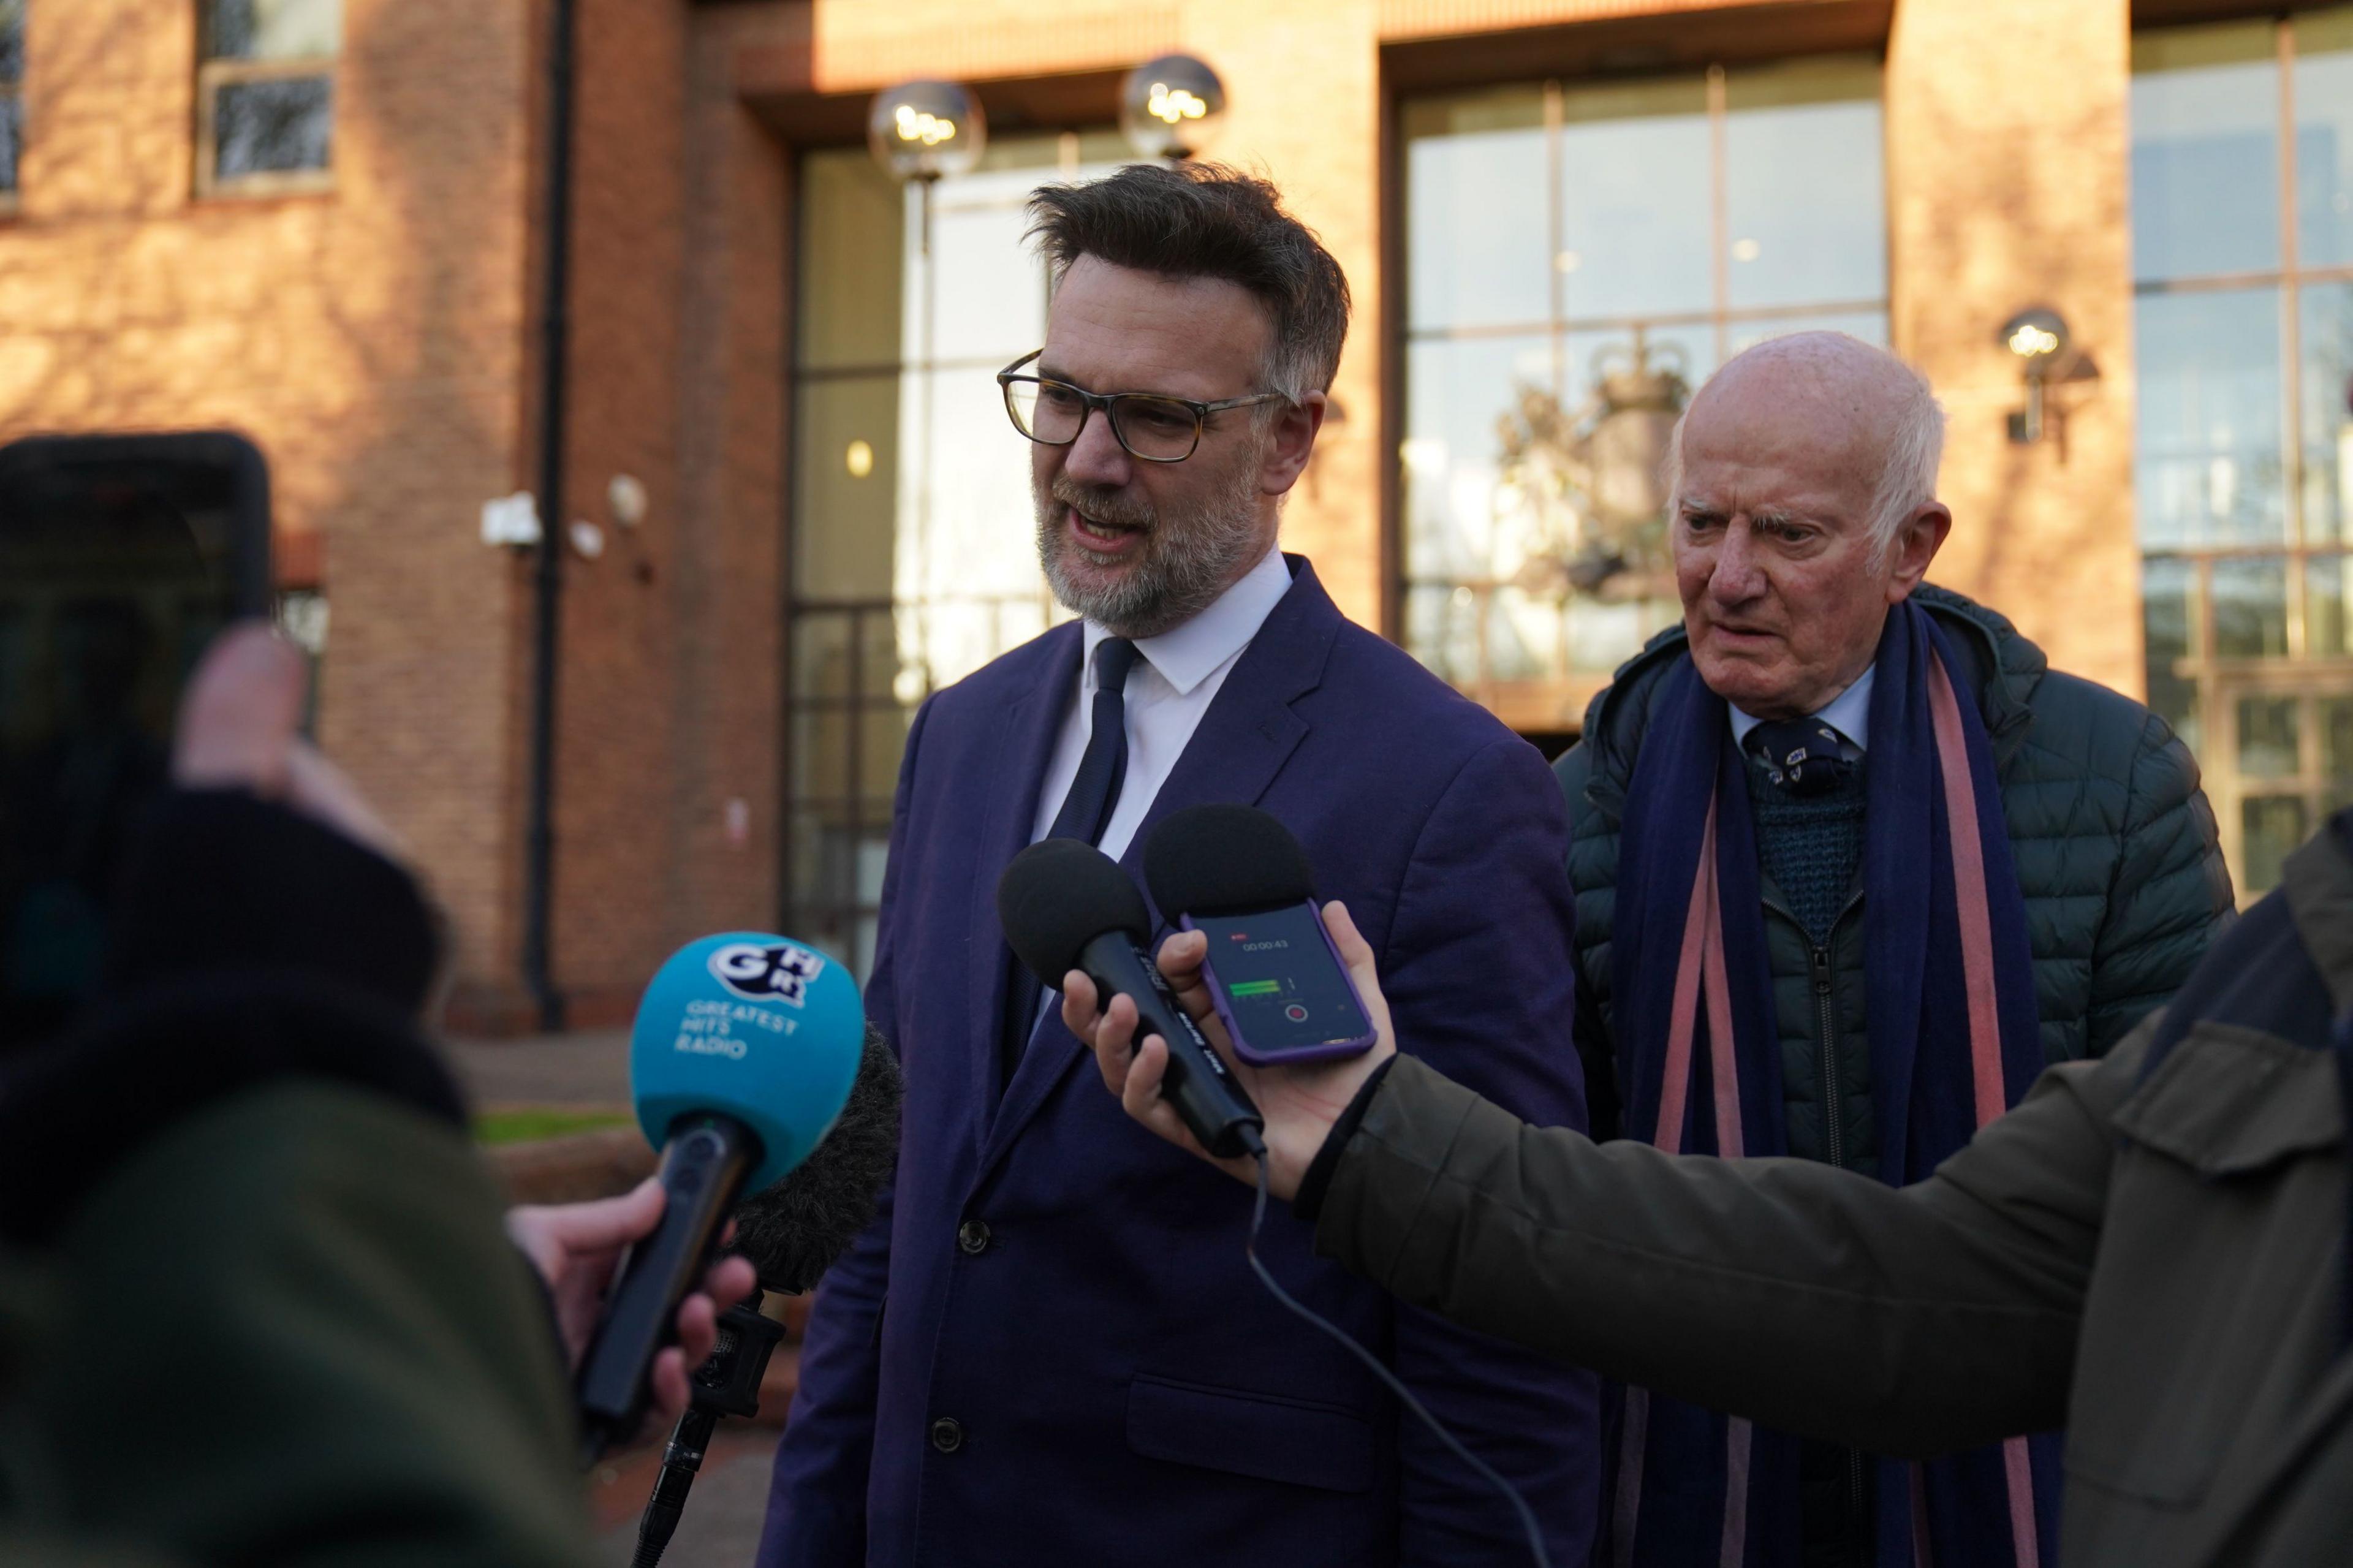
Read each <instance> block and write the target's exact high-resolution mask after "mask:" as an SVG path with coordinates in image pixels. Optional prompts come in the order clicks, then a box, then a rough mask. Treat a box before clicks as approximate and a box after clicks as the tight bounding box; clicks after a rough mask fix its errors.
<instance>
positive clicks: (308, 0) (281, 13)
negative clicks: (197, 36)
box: [205, 0, 343, 60]
mask: <svg viewBox="0 0 2353 1568" xmlns="http://www.w3.org/2000/svg"><path fill="white" fill-rule="evenodd" d="M342 52H343V0H211V3H210V5H207V6H206V27H205V53H206V56H207V57H208V58H213V59H248V60H291V59H308V58H313V57H317V56H329V57H332V56H333V55H337V54H340V53H342Z"/></svg>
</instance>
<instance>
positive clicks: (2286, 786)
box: [2133, 14, 2353, 906]
mask: <svg viewBox="0 0 2353 1568" xmlns="http://www.w3.org/2000/svg"><path fill="white" fill-rule="evenodd" d="M2269 20H2270V22H2271V24H2272V29H2273V35H2272V36H2273V54H2272V63H2273V66H2274V71H2275V77H2274V92H2275V100H2276V104H2277V110H2278V115H2277V120H2276V122H2275V124H2276V132H2275V135H2276V140H2277V142H2278V154H2277V160H2276V163H2277V172H2278V180H2279V184H2278V186H2277V194H2278V197H2279V236H2278V237H2279V265H2278V266H2277V267H2275V268H2261V269H2257V270H2253V271H2239V272H2216V273H2200V274H2196V275H2192V276H2188V277H2179V278H2161V279H2134V281H2133V298H2134V299H2135V300H2136V301H2137V300H2143V299H2148V298H2154V297H2158V296H2164V295H2175V294H2206V293H2227V292H2243V291H2252V290H2254V289H2271V290H2274V291H2275V293H2276V295H2277V298H2278V301H2279V303H2278V310H2279V321H2278V331H2279V334H2280V337H2279V342H2280V362H2281V363H2280V387H2279V395H2280V404H2281V419H2280V452H2279V458H2280V484H2281V489H2282V492H2283V494H2282V504H2283V508H2284V522H2285V528H2284V531H2283V533H2282V536H2281V537H2280V538H2279V539H2278V540H2276V541H2274V542H2261V543H2252V544H2250V543H2234V544H2193V545H2168V546H2164V547H2161V548H2155V549H2150V548H2144V549H2143V550H2142V551H2141V561H2142V563H2143V564H2144V566H2146V564H2147V563H2150V562H2156V561H2179V562H2181V563H2184V564H2186V565H2187V566H2188V567H2189V574H2190V602H2189V617H2188V623H2189V651H2188V653H2187V654H2185V655H2184V656H2183V657H2180V658H2175V659H2173V660H2172V661H2171V662H2170V664H2169V665H2168V666H2167V668H2166V673H2167V674H2168V675H2170V676H2171V677H2172V678H2173V679H2176V680H2181V681H2187V682H2188V683H2189V685H2190V687H2191V689H2192V691H2193V693H2194V695H2193V697H2192V699H2191V700H2192V702H2193V704H2194V711H2195V713H2196V715H2197V719H2198V728H2199V741H2200V744H2199V753H2200V755H2199V760H2200V763H2201V764H2202V765H2203V772H2204V783H2205V786H2206V792H2207V795H2208V798H2209V801H2210V803H2211V805H2212V806H2213V808H2214V818H2215V826H2216V827H2217V829H2218V831H2219V836H2220V837H2221V846H2222V854H2223V858H2225V859H2226V860H2227V861H2228V862H2229V864H2230V866H2231V870H2232V881H2233V883H2234V884H2235V891H2236V892H2237V894H2238V898H2239V902H2240V903H2241V905H2242V906H2244V905H2246V904H2249V903H2252V902H2253V900H2255V899H2256V898H2260V897H2261V896H2262V895H2263V892H2264V891H2266V890H2268V889H2256V888H2252V887H2250V886H2249V885H2248V882H2247V879H2246V875H2245V863H2246V808H2247V806H2248V805H2251V804H2254V803H2259V802H2263V801H2272V800H2280V799H2294V800H2296V801H2299V802H2300V803H2301V804H2302V805H2303V807H2304V821H2305V826H2306V831H2307V832H2309V831H2310V830H2311V829H2312V827H2314V826H2316V825H2317V824H2318V823H2319V822H2320V821H2321V820H2323V819H2324V818H2325V816H2327V802H2328V798H2329V795H2331V793H2332V791H2334V790H2335V789H2337V788H2338V787H2340V786H2346V785H2353V780H2340V779H2337V778H2336V777H2335V776H2334V775H2332V774H2330V773H2328V771H2327V762H2328V759H2327V735H2326V727H2325V725H2324V724H2323V722H2322V720H2323V719H2324V717H2325V715H2326V713H2327V706H2326V705H2327V704H2329V703H2332V702H2337V701H2343V700H2353V654H2332V655H2323V656H2320V657H2315V656H2314V655H2313V653H2312V651H2311V627H2310V626H2309V624H2308V622H2307V615H2308V610H2309V606H2310V604H2311V576H2310V569H2311V565H2312V563H2314V562H2315V561H2316V560H2336V559H2338V558H2341V557H2346V556H2353V530H2348V531H2346V535H2345V537H2343V538H2340V539H2335V540H2315V539H2313V538H2311V537H2310V536H2309V533H2308V531H2307V520H2306V516H2305V495H2304V489H2305V486H2304V481H2305V450H2304V423H2303V421H2304V340H2303V332H2304V298H2303V297H2304V290H2305V289H2306V288H2308V287H2312V286H2315V285H2326V284H2331V283H2353V265H2343V266H2332V267H2306V266H2304V265H2303V258H2302V255H2301V253H2300V250H2299V248H2298V247H2299V246H2300V244H2301V240H2302V236H2301V234H2300V233H2299V227H2298V226H2299V218H2300V214H2299V211H2298V207H2297V203H2296V197H2297V179H2296V166H2295V132H2296V124H2295V63H2296V54H2295V16H2294V15H2292V14H2289V15H2282V16H2274V17H2271V18H2269ZM2150 30H2152V31H2154V30H2158V29H2150ZM2236 561H2276V562H2278V563H2280V564H2281V567H2282V589H2281V591H2282V594H2283V596H2284V605H2283V606H2282V608H2283V618H2284V626H2285V633H2284V642H2285V647H2284V652H2282V653H2281V654H2279V655H2277V656H2270V655H2263V656H2252V657H2251V656H2242V655H2225V654H2222V653H2221V652H2220V651H2218V648H2219V639H2218V637H2217V635H2216V632H2217V602H2216V599H2215V595H2214V569H2215V567H2216V566H2217V565H2218V564H2221V563H2230V562H2236ZM2347 609H2348V613H2353V603H2348V606H2347ZM2142 616H2143V622H2144V626H2146V622H2147V605H2146V603H2144V605H2143V607H2142ZM2265 700H2294V701H2295V705H2296V706H2295V712H2296V716H2297V726H2298V728H2297V760H2296V767H2295V772H2293V773H2284V774H2280V775H2276V776H2274V777H2268V778H2255V777H2251V776H2248V775H2246V774H2243V773H2242V772H2241V770H2240V766H2239V755H2240V746H2241V741H2242V736H2241V733H2240V718H2241V710H2242V704H2243V703H2246V702H2250V701H2265Z"/></svg>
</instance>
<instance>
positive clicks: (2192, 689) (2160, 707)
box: [2140, 556, 2199, 752]
mask: <svg viewBox="0 0 2353 1568" xmlns="http://www.w3.org/2000/svg"><path fill="white" fill-rule="evenodd" d="M2140 581H2141V606H2142V615H2143V616H2144V617H2145V618H2146V634H2147V661H2148V665H2147V668H2148V705H2149V708H2150V709H2151V710H2153V711H2155V712H2156V713H2158V715H2159V716H2160V717H2162V718H2163V719H2164V720H2165V721H2166V722H2167V723H2168V724H2170V725H2172V726H2173V731H2174V733H2175V734H2177V735H2179V736H2180V737H2181V742H2182V744H2184V745H2186V746H2188V747H2189V749H2190V750H2191V751H2193V752H2194V751H2196V750H2197V749H2198V745H2199V725H2198V683H2197V681H2196V680H2195V679H2192V678H2191V677H2190V676H2189V675H2188V674H2186V673H2184V672H2183V670H2182V669H2181V668H2180V666H2181V663H2182V661H2185V660H2187V659H2188V658H2189V657H2190V656H2191V654H2192V653H2193V652H2194V651H2195V643H2194V642H2193V640H2192V639H2193V637H2194V635H2195V628H2196V626H2197V624H2198V622H2197V616H2196V604H2197V600H2196V595H2197V589H2198V572H2197V568H2196V567H2195V566H2194V565H2193V564H2192V563H2189V562H2187V561H2182V560H2179V559H2168V558H2166V557H2162V556H2160V557H2158V558H2157V559H2154V560H2151V561H2147V562H2145V563H2143V564H2142V566H2141V579H2140Z"/></svg>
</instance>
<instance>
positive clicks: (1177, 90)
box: [1119, 55, 1226, 158]
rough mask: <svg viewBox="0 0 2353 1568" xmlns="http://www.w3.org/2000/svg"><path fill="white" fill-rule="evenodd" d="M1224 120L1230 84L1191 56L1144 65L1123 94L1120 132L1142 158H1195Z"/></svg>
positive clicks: (1163, 58) (1131, 76)
mask: <svg viewBox="0 0 2353 1568" xmlns="http://www.w3.org/2000/svg"><path fill="white" fill-rule="evenodd" d="M1225 118H1226V84H1225V83H1223V82H1221V81H1219V79H1218V73H1217V72H1216V71H1213V70H1211V69H1210V68H1208V64H1207V63H1206V62H1204V61H1201V60H1198V59H1196V58H1193V57H1192V56H1191V55H1163V56H1161V57H1160V58H1158V59H1156V60H1146V61H1145V62H1144V64H1142V65H1140V66H1138V67H1136V68H1134V70H1132V71H1130V72H1128V73H1127V81H1126V82H1125V84H1124V86H1122V88H1121V89H1120V94H1119V129H1120V132H1121V133H1122V134H1123V135H1124V136H1125V137H1126V138H1127V144H1128V145H1129V146H1131V147H1133V148H1134V149H1135V151H1136V153H1137V155H1138V156H1140V157H1145V158H1190V157H1193V156H1194V155H1196V154H1197V153H1199V152H1200V151H1201V150H1202V149H1203V148H1205V147H1207V146H1208V144H1209V142H1211V140H1212V139H1214V138H1215V137H1216V135H1217V133H1218V129H1219V126H1220V125H1222V124H1223V123H1224V121H1225Z"/></svg>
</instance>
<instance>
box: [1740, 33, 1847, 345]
mask: <svg viewBox="0 0 2353 1568" xmlns="http://www.w3.org/2000/svg"><path fill="white" fill-rule="evenodd" d="M1725 100H1726V106H1727V109H1728V110H1729V113H1728V116H1727V119H1726V121H1725V208H1726V215H1727V217H1728V220H1729V222H1730V225H1731V232H1730V233H1729V234H1728V235H1727V236H1726V237H1725V240H1726V243H1727V244H1728V245H1729V246H1730V247H1731V259H1730V261H1729V263H1728V268H1729V276H1730V280H1731V300H1732V304H1733V307H1734V308H1735V309H1740V308H1743V307H1747V306H1757V305H1800V304H1807V303H1810V302H1812V301H1816V300H1820V301H1829V300H1877V299H1881V298H1883V296H1884V295H1885V294H1886V292H1887V216H1886V211H1885V183H1884V177H1883V174H1882V173H1881V168H1880V142H1881V136H1880V112H1879V66H1878V62H1876V61H1874V60H1822V61H1812V62H1806V63H1802V64H1794V65H1786V66H1778V67H1767V68H1762V69H1742V70H1735V71H1732V72H1730V73H1729V74H1728V76H1727V77H1726V79H1725Z"/></svg>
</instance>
